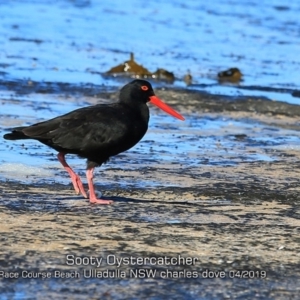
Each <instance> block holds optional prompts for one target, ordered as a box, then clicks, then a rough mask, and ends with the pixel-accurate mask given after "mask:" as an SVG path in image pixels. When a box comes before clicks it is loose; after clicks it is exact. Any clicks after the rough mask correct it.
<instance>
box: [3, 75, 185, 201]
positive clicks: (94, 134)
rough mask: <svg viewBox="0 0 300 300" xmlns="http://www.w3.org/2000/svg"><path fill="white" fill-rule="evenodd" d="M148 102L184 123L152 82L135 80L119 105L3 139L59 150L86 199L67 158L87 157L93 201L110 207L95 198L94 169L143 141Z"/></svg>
mask: <svg viewBox="0 0 300 300" xmlns="http://www.w3.org/2000/svg"><path fill="white" fill-rule="evenodd" d="M149 101H150V102H152V103H154V104H155V105H157V106H159V107H160V108H162V109H163V110H165V111H167V112H168V113H170V114H172V115H173V116H175V117H177V118H179V119H182V120H183V117H182V116H181V115H179V114H178V113H176V112H175V111H173V110H172V109H171V108H169V107H168V106H167V105H166V104H164V103H163V102H161V100H159V99H158V98H157V97H156V96H155V95H154V91H153V89H152V86H151V84H150V83H149V82H147V81H145V80H134V81H132V82H130V83H129V84H127V85H125V86H124V87H123V88H122V89H121V91H120V97H119V102H117V103H112V104H98V105H94V106H89V107H84V108H80V109H77V110H74V111H72V112H70V113H67V114H65V115H62V116H59V117H56V118H54V119H51V120H48V121H45V122H40V123H37V124H34V125H31V126H24V127H17V128H13V129H12V132H11V133H8V134H5V135H4V138H5V139H7V140H19V139H35V140H38V141H39V142H41V143H43V144H45V145H47V146H49V147H51V148H53V149H55V150H56V151H58V152H59V154H58V159H59V161H60V162H61V163H62V165H63V166H64V168H65V169H66V170H67V171H68V172H69V174H70V176H71V179H72V183H73V185H74V188H75V190H76V192H77V193H79V192H81V193H82V194H83V195H84V196H85V197H87V195H86V193H85V191H84V188H83V185H82V182H81V180H80V178H79V176H78V175H77V174H75V173H74V172H73V170H72V169H71V168H70V167H69V166H68V164H67V163H66V161H65V158H64V156H65V155H66V154H69V153H71V154H77V155H79V156H80V157H83V158H87V178H88V184H89V189H90V201H91V202H93V203H103V204H107V203H110V201H107V200H102V199H97V198H96V196H95V193H94V188H93V184H92V178H93V170H94V167H96V166H101V165H102V164H103V163H104V162H106V161H107V160H108V159H109V157H111V156H114V155H117V154H119V153H121V152H123V151H126V150H128V149H130V148H131V147H133V146H134V145H135V144H136V143H138V142H139V141H140V140H141V139H142V137H143V136H144V135H145V133H146V131H147V129H148V122H149V108H148V106H147V102H149Z"/></svg>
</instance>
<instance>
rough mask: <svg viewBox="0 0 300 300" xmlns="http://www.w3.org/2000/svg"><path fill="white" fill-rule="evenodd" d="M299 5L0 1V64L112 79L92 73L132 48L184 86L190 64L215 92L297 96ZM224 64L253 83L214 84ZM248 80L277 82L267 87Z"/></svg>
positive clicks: (257, 0)
mask: <svg viewBox="0 0 300 300" xmlns="http://www.w3.org/2000/svg"><path fill="white" fill-rule="evenodd" d="M299 12H300V2H299V1H296V0H291V1H289V2H286V3H285V4H283V2H282V1H279V0H274V1H261V0H251V1H250V0H249V1H237V0H232V1H205V2H204V1H197V0H185V1H182V0H174V1H161V0H160V1H159V0H151V1H146V2H145V1H138V0H127V1H126V2H124V1H121V0H117V1H114V2H113V3H112V2H111V1H87V0H86V1H83V0H82V1H79V0H77V1H71V0H65V1H64V0H60V1H55V2H53V1H45V0H42V1H33V0H30V1H28V0H22V1H17V0H11V1H0V72H1V71H2V72H5V74H4V76H6V77H7V78H10V77H12V78H17V79H24V78H30V79H32V80H35V81H41V80H45V81H55V82H56V81H60V82H68V83H94V84H109V85H116V86H118V85H119V83H118V82H117V81H116V80H107V79H105V78H103V77H102V76H101V75H99V73H102V72H105V71H107V70H109V69H110V68H111V67H112V66H115V65H117V64H119V63H122V62H123V61H125V60H127V59H128V58H129V53H130V52H134V53H135V58H136V60H137V61H138V62H139V63H141V64H143V65H144V66H145V67H147V68H148V69H149V70H150V71H153V72H154V71H155V70H156V69H157V68H160V67H161V68H165V69H167V70H169V71H172V72H174V73H175V75H176V77H177V78H178V80H177V81H176V82H175V86H176V85H177V86H184V83H183V82H182V81H180V79H182V77H183V76H184V75H185V74H186V73H187V71H188V70H189V71H190V72H191V74H192V76H193V83H195V84H205V85H208V86H207V87H202V88H201V89H207V90H208V91H209V92H212V93H225V94H232V93H236V94H243V95H252V93H254V94H255V95H257V94H258V95H265V96H269V97H271V98H272V99H274V100H281V101H289V102H293V103H299V98H293V97H292V96H291V95H290V90H295V89H299V88H300V75H299V74H300V57H299V55H298V54H299V28H300V19H299ZM229 67H239V68H240V69H241V71H242V73H243V74H244V81H243V82H242V83H241V86H251V87H254V88H253V89H250V90H249V89H247V90H243V89H239V88H237V87H234V88H230V89H226V88H223V87H222V86H220V85H219V84H217V82H216V80H215V79H216V74H217V72H219V71H222V70H224V69H227V68H229ZM94 72H97V73H94ZM255 86H264V87H271V88H277V89H283V90H284V92H278V93H277V92H276V93H275V94H274V93H271V94H270V95H269V92H263V91H259V92H257V91H255ZM196 88H197V87H196ZM286 89H287V90H286Z"/></svg>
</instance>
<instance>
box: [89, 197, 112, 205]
mask: <svg viewBox="0 0 300 300" xmlns="http://www.w3.org/2000/svg"><path fill="white" fill-rule="evenodd" d="M90 203H92V204H112V203H113V201H111V200H103V199H97V198H92V197H90Z"/></svg>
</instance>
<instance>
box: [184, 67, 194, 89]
mask: <svg viewBox="0 0 300 300" xmlns="http://www.w3.org/2000/svg"><path fill="white" fill-rule="evenodd" d="M183 81H184V82H185V84H186V85H187V86H189V85H191V84H192V81H193V76H192V75H191V73H190V71H189V70H188V72H187V74H186V75H184V77H183Z"/></svg>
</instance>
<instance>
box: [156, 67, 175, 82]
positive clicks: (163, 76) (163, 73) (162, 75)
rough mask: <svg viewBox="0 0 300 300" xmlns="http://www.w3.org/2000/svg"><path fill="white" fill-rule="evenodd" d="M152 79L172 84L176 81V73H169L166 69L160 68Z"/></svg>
mask: <svg viewBox="0 0 300 300" xmlns="http://www.w3.org/2000/svg"><path fill="white" fill-rule="evenodd" d="M152 78H155V79H158V80H164V81H167V82H170V83H173V82H174V80H175V76H174V73H172V72H169V71H167V70H165V69H162V68H159V69H157V70H156V71H155V72H154V73H153V74H152Z"/></svg>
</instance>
